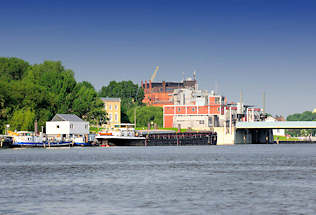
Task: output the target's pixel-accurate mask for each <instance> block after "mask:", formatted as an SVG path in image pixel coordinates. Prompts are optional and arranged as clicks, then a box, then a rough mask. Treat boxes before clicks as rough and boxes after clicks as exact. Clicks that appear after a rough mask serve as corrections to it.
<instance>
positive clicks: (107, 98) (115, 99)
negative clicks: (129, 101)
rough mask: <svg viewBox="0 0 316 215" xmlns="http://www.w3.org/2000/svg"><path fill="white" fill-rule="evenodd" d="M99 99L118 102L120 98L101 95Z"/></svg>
mask: <svg viewBox="0 0 316 215" xmlns="http://www.w3.org/2000/svg"><path fill="white" fill-rule="evenodd" d="M101 100H102V101H104V102H120V101H121V98H109V97H101Z"/></svg>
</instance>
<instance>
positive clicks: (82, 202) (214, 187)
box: [0, 144, 316, 215]
mask: <svg viewBox="0 0 316 215" xmlns="http://www.w3.org/2000/svg"><path fill="white" fill-rule="evenodd" d="M0 173H1V176H0V214H128V215H130V214H141V215H142V214H144V215H145V214H146V215H154V214H181V215H185V214H188V215H189V214H190V215H191V214H316V144H310V145H309V144H305V145H235V146H192V147H191V146H186V147H176V146H171V147H112V148H64V149H0Z"/></svg>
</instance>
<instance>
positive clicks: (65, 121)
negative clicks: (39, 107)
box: [46, 114, 89, 139]
mask: <svg viewBox="0 0 316 215" xmlns="http://www.w3.org/2000/svg"><path fill="white" fill-rule="evenodd" d="M88 134H89V122H86V121H84V120H82V119H81V118H80V117H78V116H77V115H75V114H56V115H55V116H54V118H53V119H52V120H51V121H48V122H46V135H47V137H48V138H50V137H54V138H57V139H73V138H76V137H83V136H85V135H88Z"/></svg>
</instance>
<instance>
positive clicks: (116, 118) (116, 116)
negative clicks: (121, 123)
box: [115, 113, 118, 122]
mask: <svg viewBox="0 0 316 215" xmlns="http://www.w3.org/2000/svg"><path fill="white" fill-rule="evenodd" d="M117 120H118V115H117V113H115V122H117Z"/></svg>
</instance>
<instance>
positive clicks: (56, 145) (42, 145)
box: [12, 142, 72, 148]
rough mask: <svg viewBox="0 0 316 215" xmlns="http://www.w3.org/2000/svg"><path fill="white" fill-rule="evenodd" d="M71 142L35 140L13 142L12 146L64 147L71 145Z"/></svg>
mask: <svg viewBox="0 0 316 215" xmlns="http://www.w3.org/2000/svg"><path fill="white" fill-rule="evenodd" d="M71 145H72V142H52V143H47V142H43V143H36V142H15V143H13V144H12V147H43V148H45V147H65V146H71Z"/></svg>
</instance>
